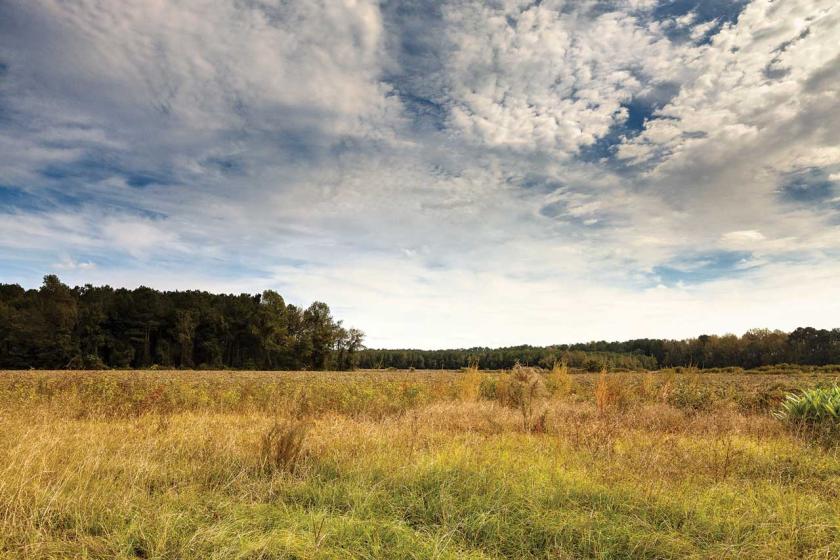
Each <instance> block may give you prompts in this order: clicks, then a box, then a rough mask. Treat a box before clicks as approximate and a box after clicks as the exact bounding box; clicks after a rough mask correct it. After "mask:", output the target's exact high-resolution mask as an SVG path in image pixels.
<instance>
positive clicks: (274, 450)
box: [259, 420, 309, 473]
mask: <svg viewBox="0 0 840 560" xmlns="http://www.w3.org/2000/svg"><path fill="white" fill-rule="evenodd" d="M308 431H309V427H308V425H307V424H306V423H305V422H304V421H302V420H286V421H275V422H274V424H273V425H272V426H271V427H270V428H269V429H268V430H267V431H266V432H265V433H263V435H262V437H261V438H260V452H259V456H260V466H261V467H262V468H263V469H267V470H271V471H274V470H277V471H285V472H289V473H293V472H294V471H295V470H296V469H297V468H298V466H299V464H300V460H301V457H302V454H303V442H304V439H305V438H306V434H307V432H308Z"/></svg>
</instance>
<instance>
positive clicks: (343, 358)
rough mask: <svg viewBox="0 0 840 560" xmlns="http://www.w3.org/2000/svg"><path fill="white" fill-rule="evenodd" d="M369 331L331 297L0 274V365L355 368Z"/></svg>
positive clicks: (7, 366) (18, 366)
mask: <svg viewBox="0 0 840 560" xmlns="http://www.w3.org/2000/svg"><path fill="white" fill-rule="evenodd" d="M363 339H364V335H363V334H362V332H361V331H359V330H358V329H346V328H344V327H343V326H342V324H341V321H336V320H335V319H334V318H333V317H332V315H331V314H330V309H329V307H328V306H327V304H325V303H321V302H315V303H313V304H312V305H310V306H309V307H308V308H306V309H303V308H299V307H296V306H294V305H290V304H287V303H286V302H285V301H284V299H283V297H282V296H281V295H280V294H278V293H277V292H274V291H271V290H268V291H265V292H263V293H262V294H260V295H250V294H241V295H225V294H211V293H208V292H203V291H185V292H161V291H157V290H153V289H151V288H146V287H140V288H137V289H135V290H128V289H124V288H119V289H114V288H111V287H110V286H102V287H94V286H91V285H86V286H82V287H75V288H70V287H68V286H66V285H65V284H63V283H62V282H61V281H60V280H59V279H58V277H56V276H53V275H50V276H46V277H44V283H43V285H42V286H41V288H40V289H37V290H24V289H23V288H21V287H20V286H18V285H16V284H0V368H7V369H14V368H30V367H32V368H39V369H53V368H56V369H60V368H103V367H111V368H146V367H151V366H160V367H183V368H196V367H199V368H223V367H229V368H237V369H350V368H352V367H354V366H355V362H356V359H357V356H358V350H359V349H361V347H362V342H363Z"/></svg>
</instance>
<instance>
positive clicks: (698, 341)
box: [0, 275, 840, 371]
mask: <svg viewBox="0 0 840 560" xmlns="http://www.w3.org/2000/svg"><path fill="white" fill-rule="evenodd" d="M363 337H364V335H363V334H362V332H361V331H359V330H357V329H345V328H344V327H343V326H342V325H341V322H340V321H336V320H335V319H333V317H332V316H331V314H330V310H329V307H327V305H326V304H324V303H320V302H315V303H313V304H312V305H310V306H309V307H307V308H306V309H303V308H299V307H296V306H294V305H289V304H286V302H285V301H284V300H283V298H282V297H281V296H280V294H278V293H276V292H273V291H271V290H268V291H265V292H263V293H262V294H260V295H250V294H241V295H225V294H211V293H208V292H202V291H186V292H160V291H157V290H153V289H151V288H145V287H141V288H137V289H135V290H127V289H124V288H119V289H114V288H111V287H110V286H102V287H94V286H90V285H86V286H82V287H75V288H70V287H68V286H66V285H65V284H62V283H61V281H60V280H59V279H58V277H56V276H53V275H50V276H46V277H44V283H43V285H42V286H41V287H40V288H39V289H37V290H25V289H23V288H21V287H20V286H19V285H17V284H0V369H21V368H24V369H25V368H37V369H62V368H88V369H96V368H148V367H154V366H158V367H162V368H171V367H180V368H232V369H276V370H293V369H309V370H323V369H352V368H355V367H361V368H398V369H408V368H412V367H413V368H416V369H457V368H461V367H465V366H467V365H471V364H477V365H478V366H479V367H481V368H482V369H508V368H510V367H512V366H513V365H514V364H515V363H517V362H519V363H521V364H525V365H533V366H539V367H545V368H549V367H551V366H553V365H554V364H555V363H566V364H567V365H569V366H570V367H573V368H580V369H585V370H589V371H597V370H600V369H601V368H602V367H606V368H609V369H630V370H642V369H656V368H662V367H676V366H696V367H700V368H724V367H742V368H756V367H761V366H773V365H778V364H784V363H788V364H800V365H809V366H820V365H827V364H840V329H833V330H826V329H814V328H810V327H806V328H798V329H796V330H795V331H793V332H791V333H785V332H782V331H770V330H766V329H753V330H751V331H748V332H746V333H745V334H744V335H742V336H735V335H724V336H714V335H703V336H699V337H697V338H690V339H686V340H663V339H648V338H645V339H638V340H628V341H626V342H604V341H601V342H588V343H583V344H561V345H555V346H545V347H536V346H513V347H509V348H469V349H458V350H372V349H363V346H362V342H363Z"/></svg>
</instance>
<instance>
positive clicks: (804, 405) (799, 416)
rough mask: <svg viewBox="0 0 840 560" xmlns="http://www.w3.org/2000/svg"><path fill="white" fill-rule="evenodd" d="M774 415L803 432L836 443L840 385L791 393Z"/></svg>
mask: <svg viewBox="0 0 840 560" xmlns="http://www.w3.org/2000/svg"><path fill="white" fill-rule="evenodd" d="M774 415H775V416H776V418H778V419H779V420H782V421H783V422H785V423H786V424H788V425H789V426H791V427H793V428H794V429H796V430H798V431H800V432H802V433H803V434H804V435H808V436H811V437H813V438H815V439H818V440H820V441H822V442H827V443H832V444H836V443H837V441H836V439H837V438H836V436H837V435H840V385H834V386H832V387H826V388H817V389H809V390H806V391H803V392H801V393H791V394H788V396H787V397H786V398H785V400H784V401H782V404H781V407H780V408H779V410H778V411H776V412H775V414H774Z"/></svg>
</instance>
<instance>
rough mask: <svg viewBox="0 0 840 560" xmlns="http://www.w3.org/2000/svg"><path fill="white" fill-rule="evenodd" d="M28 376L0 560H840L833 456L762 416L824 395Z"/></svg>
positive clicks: (619, 382)
mask: <svg viewBox="0 0 840 560" xmlns="http://www.w3.org/2000/svg"><path fill="white" fill-rule="evenodd" d="M27 375H29V374H28V373H20V374H13V375H10V376H9V375H5V374H0V558H4V559H5V558H27V559H28V558H33V559H40V558H45V559H46V558H102V559H104V558H109V559H110V558H123V559H127V558H160V559H164V558H331V557H341V558H344V557H368V558H412V557H413V558H453V559H454V558H475V559H479V558H564V557H567V558H630V557H633V558H684V557H691V558H769V559H782V558H785V559H786V558H812V559H817V558H820V559H825V558H835V557H838V555H840V546H839V545H838V543H840V539H838V534H840V533H838V531H840V528H839V527H838V520H840V505H838V504H840V495H839V494H838V489H839V488H840V484H838V482H840V478H839V477H840V457H838V454H837V451H836V449H832V448H826V447H820V446H814V445H812V444H811V443H810V442H808V441H807V440H804V439H802V438H800V437H798V436H797V435H796V434H793V433H791V432H790V431H789V430H788V429H787V428H786V426H785V424H784V423H782V422H781V421H779V420H777V419H776V418H774V417H773V416H772V414H771V412H770V410H768V409H765V408H763V407H764V405H763V404H761V403H764V402H765V401H767V402H772V399H774V398H775V395H776V394H777V392H778V391H780V390H781V391H787V388H788V386H789V385H788V384H793V385H794V386H796V385H798V386H799V387H800V388H806V387H807V386H808V384H809V383H812V384H816V383H822V384H824V383H826V382H829V381H830V380H828V379H826V378H825V377H823V378H819V379H817V378H812V377H807V376H805V377H801V378H790V379H783V380H779V379H778V376H776V380H775V381H773V380H770V379H764V378H755V377H748V376H744V377H722V378H720V377H714V376H712V377H709V376H706V375H705V374H704V375H702V376H701V377H700V378H699V379H690V378H683V377H681V376H680V374H679V373H675V374H674V375H673V376H669V375H668V374H660V373H653V374H650V375H649V376H645V375H633V374H624V373H621V374H614V373H604V374H603V375H600V374H596V375H581V374H576V373H569V372H567V373H566V375H570V376H571V377H572V378H573V379H572V381H573V383H574V389H573V390H570V391H569V392H568V394H566V395H565V396H557V394H556V392H552V387H553V386H556V385H554V380H553V379H552V376H553V375H555V373H554V372H548V373H545V372H540V371H538V370H534V369H530V368H520V369H519V370H518V371H513V372H504V373H495V372H480V375H479V376H480V378H481V379H480V380H478V382H477V385H476V383H475V382H474V383H473V385H472V387H475V386H477V387H478V389H477V391H478V396H477V397H475V398H473V395H475V393H474V392H473V391H474V390H473V389H472V388H471V389H470V391H469V392H464V391H463V385H462V384H461V383H462V380H463V379H464V377H463V375H464V374H463V373H461V372H452V373H441V374H440V375H438V373H435V374H432V373H429V374H425V373H422V372H418V373H417V374H416V375H417V377H412V376H414V375H415V374H407V373H400V372H396V373H393V374H392V373H388V374H376V373H371V374H367V373H359V374H353V375H351V376H344V374H338V373H327V374H293V375H291V376H285V374H247V373H243V374H239V373H236V372H224V373H220V374H219V375H218V376H217V377H214V376H213V375H211V374H191V373H188V374H184V377H183V378H179V377H178V376H179V375H180V374H178V373H160V372H159V373H156V374H155V375H150V376H148V377H142V376H141V377H132V376H133V375H134V374H133V373H130V372H126V373H117V372H112V373H108V374H107V375H106V376H105V377H102V378H98V379H100V380H102V381H103V382H104V383H103V385H102V386H98V385H97V384H96V382H95V381H96V379H97V378H96V377H95V376H94V375H91V376H90V377H87V376H85V375H81V376H79V377H73V378H70V379H67V378H64V377H61V374H59V373H55V374H45V373H40V372H35V373H33V374H31V376H29V377H27ZM778 383H781V384H782V388H781V389H780V388H779V387H777V384H778ZM732 384H735V385H736V386H737V388H738V391H736V392H732V391H730V390H728V389H727V385H732ZM109 386H110V387H111V388H109ZM536 386H540V387H542V389H544V391H537V390H534V391H533V392H532V391H531V390H530V389H529V388H531V387H536ZM500 387H502V388H501V389H500ZM599 387H600V388H599ZM337 388H341V389H344V390H345V392H346V393H347V394H346V395H342V394H341V392H340V391H339V390H338V389H337ZM116 389H130V390H129V391H126V392H124V393H120V392H119V391H118V390H116ZM599 394H600V395H602V396H601V397H599ZM615 394H621V395H623V397H622V398H623V399H624V401H625V402H624V404H623V405H619V404H617V403H618V402H619V401H620V400H621V399H619V398H617V397H614V396H611V395H615ZM783 394H784V392H783V393H782V395H783ZM268 395H272V396H271V397H270V398H269V397H268ZM464 395H468V396H469V398H464ZM525 395H531V396H532V397H533V399H532V400H531V401H530V402H531V404H530V409H531V412H526V413H525V416H527V417H528V418H529V421H527V422H526V421H524V420H523V418H524V416H523V409H522V408H521V403H522V402H524V401H525V399H523V396H525ZM497 397H499V398H497ZM106 399H115V400H116V401H117V402H110V401H107V400H106ZM272 399H273V400H272ZM599 399H600V400H599ZM704 399H708V402H706V401H705V400H704ZM164 402H166V403H168V404H166V405H165V406H164V404H163V403H164ZM137 403H142V404H139V405H138V404H137ZM302 403H306V404H302ZM698 403H700V404H698ZM773 406H776V405H771V406H770V408H771V409H772V407H773ZM539 418H543V420H542V421H541V422H542V426H541V427H539V429H536V421H537V420H538V419H539Z"/></svg>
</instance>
